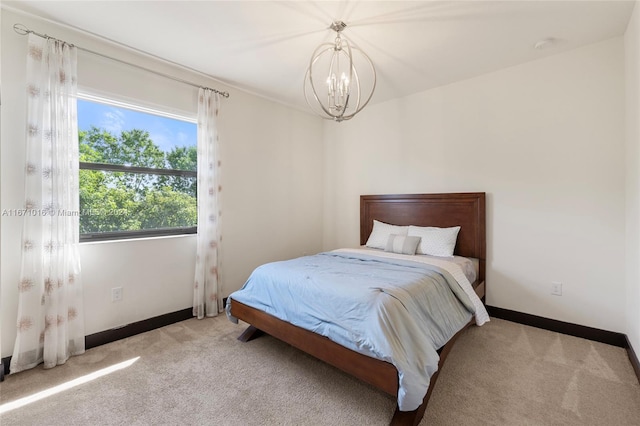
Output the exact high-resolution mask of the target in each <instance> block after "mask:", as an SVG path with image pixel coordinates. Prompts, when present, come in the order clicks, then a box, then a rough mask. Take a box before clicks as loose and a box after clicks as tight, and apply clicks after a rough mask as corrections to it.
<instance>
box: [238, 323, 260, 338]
mask: <svg viewBox="0 0 640 426" xmlns="http://www.w3.org/2000/svg"><path fill="white" fill-rule="evenodd" d="M263 334H264V331H262V330H258V329H257V328H255V327H254V326H252V325H250V326H249V327H247V329H246V330H245V331H243V332H242V334H241V335H240V336H239V337H238V340H240V341H241V342H248V341H250V340H253V339H255V338H257V337H260V336H262V335H263Z"/></svg>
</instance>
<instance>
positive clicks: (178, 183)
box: [159, 146, 198, 197]
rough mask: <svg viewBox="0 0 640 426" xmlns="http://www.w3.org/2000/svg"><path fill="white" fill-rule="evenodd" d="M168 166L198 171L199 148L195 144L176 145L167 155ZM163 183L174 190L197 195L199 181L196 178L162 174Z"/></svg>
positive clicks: (161, 182) (160, 181)
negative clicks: (186, 145) (187, 145)
mask: <svg viewBox="0 0 640 426" xmlns="http://www.w3.org/2000/svg"><path fill="white" fill-rule="evenodd" d="M166 158H167V163H168V167H169V168H170V169H174V170H188V171H193V172H195V171H197V167H198V150H197V149H196V147H195V146H190V147H184V146H176V147H174V148H173V149H172V150H171V151H170V152H168V153H167V155H166ZM159 183H160V184H161V185H168V186H169V187H171V188H172V189H173V190H174V191H177V192H182V193H186V194H189V195H191V196H192V197H196V196H197V181H196V179H195V178H189V177H179V176H162V177H161V178H160V179H159Z"/></svg>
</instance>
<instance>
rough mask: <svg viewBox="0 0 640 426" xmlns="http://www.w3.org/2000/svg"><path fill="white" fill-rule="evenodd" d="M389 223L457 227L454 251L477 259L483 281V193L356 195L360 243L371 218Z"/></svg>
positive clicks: (367, 229) (367, 232) (484, 258)
mask: <svg viewBox="0 0 640 426" xmlns="http://www.w3.org/2000/svg"><path fill="white" fill-rule="evenodd" d="M374 219H375V220H378V221H380V222H386V223H390V224H393V225H415V226H437V227H440V228H447V227H451V226H460V233H459V234H458V241H457V243H456V248H455V250H454V254H457V255H459V256H464V257H475V258H477V259H480V277H479V278H481V279H482V280H484V270H485V260H486V257H487V255H486V245H487V239H486V230H485V193H484V192H467V193H451V194H403V195H397V194H391V195H362V196H360V244H361V245H364V244H365V243H366V242H367V239H368V238H369V235H370V234H371V230H372V229H373V220H374Z"/></svg>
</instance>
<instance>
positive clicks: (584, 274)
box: [324, 38, 626, 331]
mask: <svg viewBox="0 0 640 426" xmlns="http://www.w3.org/2000/svg"><path fill="white" fill-rule="evenodd" d="M624 114H625V95H624V49H623V40H622V39H621V38H615V39H611V40H608V41H604V42H601V43H598V44H594V45H589V46H586V47H583V48H580V49H577V50H573V51H570V52H567V53H563V54H558V55H555V56H552V57H548V58H546V59H541V60H537V61H534V62H529V63H526V64H523V65H520V66H516V67H512V68H508V69H504V70H501V71H498V72H494V73H491V74H487V75H483V76H480V77H477V78H473V79H470V80H466V81H462V82H458V83H454V84H451V85H448V86H444V87H440V88H437V89H433V90H429V91H425V92H422V93H418V94H414V95H411V96H407V97H404V98H400V99H396V100H392V101H388V102H385V103H381V104H376V105H372V106H369V107H367V108H366V109H365V110H364V111H363V112H361V113H360V115H358V116H357V117H356V118H355V119H353V120H352V121H349V122H343V123H340V124H336V123H326V124H325V229H324V248H325V249H331V248H335V247H339V246H353V245H357V244H358V242H359V227H358V220H359V217H358V209H359V205H358V197H359V195H361V194H375V193H377V194H383V193H428V192H457V191H460V192H467V191H485V192H487V197H488V203H487V239H488V241H487V244H488V247H487V249H488V250H487V256H488V259H487V303H488V304H489V305H492V306H497V307H502V308H506V309H512V310H515V311H520V312H526V313H530V314H535V315H540V316H544V317H548V318H553V319H558V320H562V321H568V322H573V323H578V324H583V325H587V326H592V327H597V328H601V329H606V330H613V331H624V330H625V328H626V327H625V315H624V309H621V306H624V304H625V301H624V298H625V273H624V270H625V269H624V267H625V236H624V231H625V224H624V221H625V189H624V188H625V171H624V170H625V159H624V150H625V142H624V140H625V130H624ZM552 281H560V282H562V283H563V295H562V296H560V297H558V296H552V295H551V294H550V287H551V282H552Z"/></svg>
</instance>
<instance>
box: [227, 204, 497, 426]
mask: <svg viewBox="0 0 640 426" xmlns="http://www.w3.org/2000/svg"><path fill="white" fill-rule="evenodd" d="M374 219H376V220H379V221H381V222H386V223H391V224H394V225H416V226H437V227H451V226H460V232H459V234H458V240H457V244H456V248H455V251H454V254H457V255H460V256H465V257H473V258H477V259H479V264H480V265H479V266H480V268H479V274H478V279H477V280H476V282H474V283H473V287H474V289H475V291H476V293H477V294H478V296H479V297H480V298H481V299H484V296H485V283H484V276H485V261H486V231H485V193H484V192H475V193H451V194H409V195H363V196H361V197H360V244H361V245H364V244H365V243H366V241H367V239H368V237H369V235H370V234H371V230H372V228H373V220H374ZM231 314H232V315H233V316H234V317H236V318H238V319H240V320H242V321H245V322H246V323H248V324H250V326H249V327H248V328H247V329H246V330H245V331H244V333H242V335H241V336H240V337H238V339H239V340H241V341H244V342H247V341H249V340H251V339H253V338H255V337H257V336H259V335H261V334H263V333H268V334H270V335H271V336H273V337H275V338H277V339H280V340H282V341H284V342H286V343H288V344H290V345H291V346H294V347H296V348H298V349H300V350H302V351H304V352H306V353H308V354H310V355H312V356H314V357H316V358H318V359H320V360H322V361H324V362H326V363H328V364H330V365H333V366H334V367H337V368H339V369H341V370H342V371H344V372H346V373H348V374H351V375H352V376H355V377H357V378H359V379H360V380H362V381H364V382H366V383H369V384H370V385H372V386H375V387H376V388H378V389H380V390H382V391H384V392H386V393H388V394H390V395H392V396H394V397H397V393H398V371H397V370H396V368H395V367H394V366H393V365H392V364H390V363H388V362H385V361H381V360H378V359H375V358H371V357H369V356H366V355H362V354H360V353H357V352H355V351H352V350H350V349H347V348H345V347H344V346H341V345H339V344H337V343H334V342H333V341H331V340H329V339H328V338H326V337H324V336H321V335H319V334H316V333H313V332H311V331H308V330H305V329H302V328H300V327H296V326H294V325H291V324H289V323H287V322H285V321H282V320H280V319H278V318H275V317H273V316H271V315H269V314H266V313H264V312H263V311H260V310H258V309H255V308H252V307H249V306H247V305H244V304H242V303H240V302H237V301H233V302H232V303H231ZM473 322H474V320H473V319H472V320H471V321H470V322H469V324H467V325H466V326H465V327H464V328H463V329H462V330H460V332H458V333H457V334H456V335H454V336H453V337H452V338H451V339H450V340H449V341H448V342H447V344H446V345H445V346H443V347H442V348H440V351H439V352H440V362H439V363H438V371H436V372H435V374H433V376H431V381H430V382H429V389H428V391H427V394H426V395H425V397H424V400H423V402H422V405H420V407H418V409H417V410H414V411H400V410H399V409H398V408H397V406H396V411H395V413H394V416H393V418H392V419H391V424H392V425H417V424H418V423H419V422H420V420H421V419H422V417H423V415H424V412H425V409H426V407H427V402H428V401H429V397H430V396H431V392H432V391H433V388H434V386H435V383H436V380H437V379H438V373H439V371H440V369H441V368H442V365H443V363H444V361H445V359H446V357H447V355H448V354H449V352H450V351H451V348H452V347H453V344H454V343H455V341H456V339H457V338H458V336H460V334H462V332H463V331H464V330H466V328H467V327H469V326H470V325H471V324H473Z"/></svg>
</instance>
